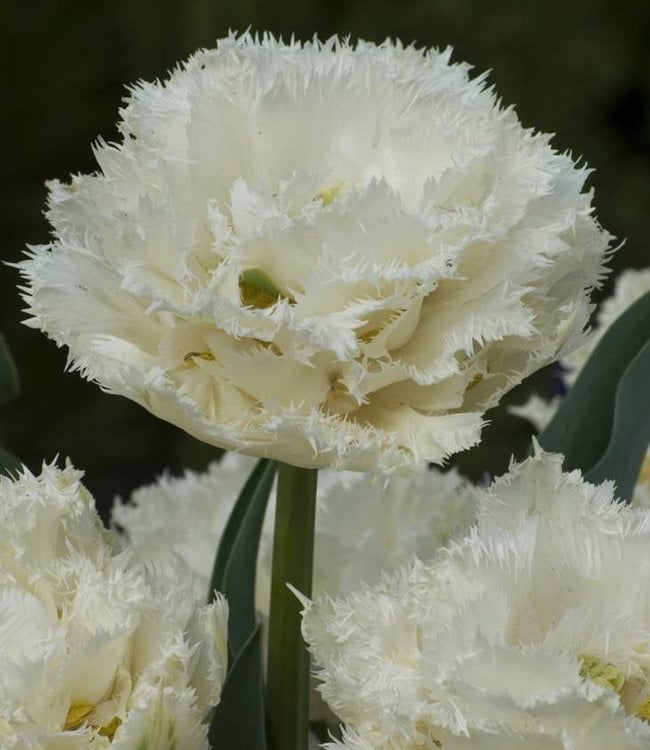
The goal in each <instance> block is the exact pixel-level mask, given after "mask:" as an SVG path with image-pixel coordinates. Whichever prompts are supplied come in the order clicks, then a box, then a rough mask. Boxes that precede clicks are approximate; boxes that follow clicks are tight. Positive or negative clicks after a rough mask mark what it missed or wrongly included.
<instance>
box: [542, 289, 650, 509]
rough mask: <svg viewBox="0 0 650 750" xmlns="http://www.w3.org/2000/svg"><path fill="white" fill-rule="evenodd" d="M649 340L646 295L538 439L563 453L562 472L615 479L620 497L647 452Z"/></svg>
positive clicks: (609, 336) (615, 328)
mask: <svg viewBox="0 0 650 750" xmlns="http://www.w3.org/2000/svg"><path fill="white" fill-rule="evenodd" d="M649 337H650V292H649V293H647V294H645V295H644V296H643V297H642V298H641V299H639V300H637V302H635V303H634V304H633V305H631V306H630V308H629V309H628V310H626V311H625V312H624V313H623V314H622V315H621V316H620V317H619V318H618V319H617V320H616V321H615V322H614V323H613V325H612V326H611V327H610V329H609V330H608V331H607V333H606V334H605V335H604V336H603V338H602V340H601V341H600V343H599V344H598V346H597V347H596V349H595V351H594V352H593V354H592V356H591V357H590V358H589V361H588V362H587V364H586V365H585V367H584V368H583V370H582V372H581V373H580V376H579V378H578V380H577V381H576V382H575V384H574V386H573V387H572V388H571V390H570V391H569V393H568V395H567V396H566V397H565V398H564V400H563V401H562V403H561V405H560V408H559V409H558V410H557V412H556V413H555V416H554V417H553V419H552V420H551V422H550V424H549V425H548V427H547V428H546V430H545V431H544V432H543V433H542V434H541V435H540V436H539V442H540V444H541V446H542V447H543V448H544V449H545V450H548V451H555V452H557V453H563V454H564V456H565V460H564V468H565V470H567V471H569V470H571V469H581V470H582V472H583V474H584V475H585V476H586V478H587V479H589V480H590V481H596V479H597V480H598V481H602V480H603V479H613V480H614V481H615V482H616V486H617V489H618V494H619V495H620V496H622V497H624V498H629V497H630V492H631V488H633V487H634V484H635V482H636V479H637V477H638V474H639V469H640V466H641V461H642V460H643V456H644V455H645V452H646V449H647V447H648V425H647V424H644V420H645V422H648V423H650V418H649V411H648V397H649V396H648V389H649V384H650V370H649V369H648V355H647V351H646V350H647V342H648V339H649Z"/></svg>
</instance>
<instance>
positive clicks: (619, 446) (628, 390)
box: [585, 341, 650, 500]
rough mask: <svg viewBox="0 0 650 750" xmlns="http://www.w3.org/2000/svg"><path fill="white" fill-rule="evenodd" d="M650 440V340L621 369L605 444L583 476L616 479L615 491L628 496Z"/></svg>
mask: <svg viewBox="0 0 650 750" xmlns="http://www.w3.org/2000/svg"><path fill="white" fill-rule="evenodd" d="M649 443H650V341H648V342H647V343H646V345H645V346H644V347H643V349H642V350H641V351H640V352H639V353H638V354H637V355H636V357H635V358H634V359H633V360H632V362H631V364H630V365H629V367H628V368H627V370H625V373H624V374H623V377H622V378H621V382H620V383H619V385H618V388H617V390H616V403H615V407H614V424H613V427H612V434H611V437H610V440H609V444H608V446H607V448H606V450H605V452H604V453H603V455H602V456H601V458H600V460H599V461H598V463H597V464H596V465H595V466H592V468H591V469H590V470H589V471H588V472H587V474H586V476H585V478H586V479H587V480H589V481H590V482H593V483H594V484H599V483H600V482H602V481H604V480H605V479H614V480H615V481H616V488H617V490H618V492H617V494H618V495H619V496H620V497H622V498H625V499H628V500H629V499H630V498H631V497H632V493H633V492H634V485H635V483H636V480H637V477H638V475H639V467H640V466H641V464H642V463H643V460H644V458H645V454H646V451H647V449H648V444H649Z"/></svg>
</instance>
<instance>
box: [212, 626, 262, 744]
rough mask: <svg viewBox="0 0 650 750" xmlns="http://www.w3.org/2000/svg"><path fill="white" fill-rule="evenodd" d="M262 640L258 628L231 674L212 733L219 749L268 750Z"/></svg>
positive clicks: (237, 659) (213, 719)
mask: <svg viewBox="0 0 650 750" xmlns="http://www.w3.org/2000/svg"><path fill="white" fill-rule="evenodd" d="M260 637H261V630H260V627H259V626H257V627H256V628H255V630H254V631H253V633H252V634H251V635H250V637H249V638H248V640H247V641H246V643H245V644H244V646H243V647H242V648H241V649H240V651H239V654H238V655H237V657H236V658H235V661H234V663H233V664H232V666H231V668H230V670H229V672H228V677H227V678H226V683H225V685H224V687H223V691H222V693H221V701H220V702H219V705H218V706H217V707H216V709H215V711H214V714H213V716H212V721H211V722H210V729H209V732H208V739H209V741H210V746H211V747H213V748H215V750H217V748H233V749H234V748H237V749H239V748H241V750H266V738H265V733H264V685H263V681H262V654H261V646H260Z"/></svg>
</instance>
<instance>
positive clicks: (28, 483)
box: [0, 465, 227, 750]
mask: <svg viewBox="0 0 650 750" xmlns="http://www.w3.org/2000/svg"><path fill="white" fill-rule="evenodd" d="M81 477H82V474H81V472H78V471H76V470H75V469H74V468H72V466H71V465H68V466H67V467H66V468H65V469H63V470H59V469H57V468H55V467H53V466H44V467H43V470H42V473H41V474H40V475H39V476H38V477H35V476H33V475H31V474H30V473H29V471H28V470H27V469H24V470H23V473H22V474H21V475H20V476H19V477H18V478H16V479H15V480H11V479H8V478H6V477H2V478H0V528H2V534H1V535H0V623H1V625H0V746H2V748H8V749H9V748H11V749H12V750H19V749H20V750H23V749H24V748H34V750H37V749H41V748H42V749H44V750H67V749H68V748H69V749H70V750H77V749H78V750H82V749H85V748H89V749H90V748H92V749H93V750H99V749H100V748H108V747H109V746H110V747H111V748H112V750H133V749H134V748H146V749H147V750H173V748H178V747H183V748H188V750H207V747H208V744H207V736H206V735H207V726H206V724H205V723H203V721H204V719H205V718H206V716H207V713H208V711H209V710H210V709H211V708H212V706H214V705H216V704H217V703H218V702H219V697H220V692H221V686H222V683H223V680H224V677H225V669H226V659H227V648H226V637H227V636H226V621H227V606H226V604H225V601H224V600H223V598H221V597H218V598H217V600H216V601H215V602H214V603H213V604H211V605H209V606H203V607H200V608H196V607H195V604H194V602H192V601H190V600H188V596H187V594H186V593H185V592H184V591H183V590H182V588H181V586H180V585H177V586H176V587H175V588H172V587H170V586H169V582H168V581H165V582H164V585H162V586H161V585H159V584H160V582H159V581H157V580H156V577H155V576H154V575H152V574H151V573H146V572H145V570H144V568H142V567H141V566H139V565H138V564H136V563H135V562H134V561H133V559H132V555H131V552H130V550H129V549H128V548H122V546H121V542H120V540H119V539H118V537H117V536H116V535H114V534H113V533H112V532H108V531H106V530H105V529H104V528H103V526H102V524H101V521H100V519H99V516H98V515H97V513H96V511H95V509H94V506H93V500H92V497H91V496H90V494H89V493H88V491H87V490H86V489H85V488H84V487H83V485H82V484H81V481H80V480H81ZM179 583H180V582H179Z"/></svg>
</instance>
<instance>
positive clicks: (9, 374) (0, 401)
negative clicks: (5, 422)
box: [0, 333, 20, 406]
mask: <svg viewBox="0 0 650 750" xmlns="http://www.w3.org/2000/svg"><path fill="white" fill-rule="evenodd" d="M19 393H20V381H19V378H18V369H17V367H16V363H15V362H14V360H13V357H12V356H11V354H10V353H9V347H8V346H7V342H6V340H5V337H4V336H3V335H2V334H1V333H0V406H3V405H4V404H6V403H7V402H8V401H11V399H12V398H15V397H16V396H17V395H18V394H19Z"/></svg>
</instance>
